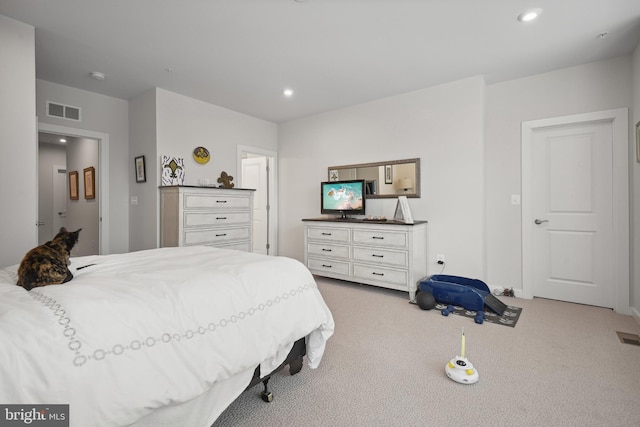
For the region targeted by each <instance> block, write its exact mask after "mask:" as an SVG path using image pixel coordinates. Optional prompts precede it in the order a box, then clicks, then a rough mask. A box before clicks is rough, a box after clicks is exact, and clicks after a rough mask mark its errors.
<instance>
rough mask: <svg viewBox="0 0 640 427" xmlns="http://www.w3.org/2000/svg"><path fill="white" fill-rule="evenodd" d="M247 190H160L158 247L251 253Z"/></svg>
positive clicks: (250, 200)
mask: <svg viewBox="0 0 640 427" xmlns="http://www.w3.org/2000/svg"><path fill="white" fill-rule="evenodd" d="M253 193H254V190H250V189H236V188H232V189H229V188H214V187H191V186H182V185H180V186H178V185H176V186H166V187H160V247H167V246H193V245H208V246H216V247H221V248H227V249H238V250H242V251H247V252H251V251H252V250H253Z"/></svg>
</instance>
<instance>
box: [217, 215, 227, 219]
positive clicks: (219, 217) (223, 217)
mask: <svg viewBox="0 0 640 427" xmlns="http://www.w3.org/2000/svg"><path fill="white" fill-rule="evenodd" d="M216 219H227V217H226V216H217V217H216Z"/></svg>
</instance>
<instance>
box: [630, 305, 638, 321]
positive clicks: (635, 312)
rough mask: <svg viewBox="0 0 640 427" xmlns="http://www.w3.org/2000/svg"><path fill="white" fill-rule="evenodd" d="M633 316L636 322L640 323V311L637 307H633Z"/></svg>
mask: <svg viewBox="0 0 640 427" xmlns="http://www.w3.org/2000/svg"><path fill="white" fill-rule="evenodd" d="M631 317H633V318H634V319H635V320H636V323H637V324H638V325H640V312H639V311H638V310H636V308H635V307H631Z"/></svg>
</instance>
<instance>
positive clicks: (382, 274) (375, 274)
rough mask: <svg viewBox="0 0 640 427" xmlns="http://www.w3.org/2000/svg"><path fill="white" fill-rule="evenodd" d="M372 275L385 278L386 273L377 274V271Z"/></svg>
mask: <svg viewBox="0 0 640 427" xmlns="http://www.w3.org/2000/svg"><path fill="white" fill-rule="evenodd" d="M371 274H373V275H374V276H384V273H376V272H375V271H374V272H373V273H371Z"/></svg>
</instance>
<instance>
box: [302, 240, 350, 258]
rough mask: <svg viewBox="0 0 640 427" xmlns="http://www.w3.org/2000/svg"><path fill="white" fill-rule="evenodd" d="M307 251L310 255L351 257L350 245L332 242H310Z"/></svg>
mask: <svg viewBox="0 0 640 427" xmlns="http://www.w3.org/2000/svg"><path fill="white" fill-rule="evenodd" d="M307 253H308V254H309V255H318V256H324V257H330V258H344V259H349V246H345V245H335V244H332V243H309V244H308V245H307Z"/></svg>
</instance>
